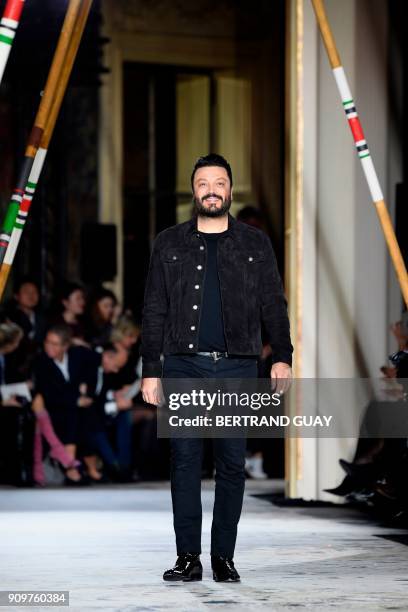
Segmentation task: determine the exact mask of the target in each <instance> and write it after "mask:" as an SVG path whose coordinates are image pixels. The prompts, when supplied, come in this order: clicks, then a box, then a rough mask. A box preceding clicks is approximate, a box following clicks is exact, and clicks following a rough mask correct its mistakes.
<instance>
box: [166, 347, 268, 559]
mask: <svg viewBox="0 0 408 612" xmlns="http://www.w3.org/2000/svg"><path fill="white" fill-rule="evenodd" d="M257 375H258V367H257V359H256V358H251V357H249V358H236V357H222V358H221V359H219V360H217V361H214V360H213V358H212V357H207V356H204V355H168V356H166V357H165V359H164V364H163V377H164V378H256V377H257ZM213 445H214V457H215V501H214V509H213V521H212V526H211V554H212V555H221V556H225V557H233V555H234V550H235V542H236V538H237V527H238V522H239V518H240V516H241V510H242V501H243V497H244V489H245V451H246V438H245V437H242V438H228V439H227V438H213ZM202 453H203V438H170V476H171V496H172V504H173V524H174V531H175V535H176V546H177V554H178V555H179V554H181V553H183V552H196V553H201V525H202V506H201V466H202Z"/></svg>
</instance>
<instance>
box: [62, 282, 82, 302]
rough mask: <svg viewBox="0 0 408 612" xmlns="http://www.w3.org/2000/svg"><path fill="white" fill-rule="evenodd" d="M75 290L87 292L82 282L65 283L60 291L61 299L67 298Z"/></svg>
mask: <svg viewBox="0 0 408 612" xmlns="http://www.w3.org/2000/svg"><path fill="white" fill-rule="evenodd" d="M75 291H82V292H83V293H85V288H84V287H83V285H81V284H80V283H65V284H64V285H63V286H62V287H61V290H60V292H59V298H60V301H61V302H62V301H63V300H67V299H68V298H69V296H70V295H72V294H73V293H74V292H75Z"/></svg>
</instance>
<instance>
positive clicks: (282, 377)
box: [271, 361, 293, 395]
mask: <svg viewBox="0 0 408 612" xmlns="http://www.w3.org/2000/svg"><path fill="white" fill-rule="evenodd" d="M292 377H293V376H292V368H291V367H290V365H289V364H287V363H283V361H277V362H276V363H274V364H273V366H272V368H271V380H272V387H273V390H276V391H277V392H278V393H279V394H280V395H283V394H284V393H286V391H288V389H289V387H290V385H291V383H292Z"/></svg>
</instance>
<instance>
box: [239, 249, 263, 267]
mask: <svg viewBox="0 0 408 612" xmlns="http://www.w3.org/2000/svg"><path fill="white" fill-rule="evenodd" d="M243 259H244V262H245V263H248V264H254V263H258V262H260V261H264V260H265V253H264V251H256V250H255V249H253V250H251V251H247V252H245V253H243Z"/></svg>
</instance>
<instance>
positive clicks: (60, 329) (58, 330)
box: [46, 323, 72, 344]
mask: <svg viewBox="0 0 408 612" xmlns="http://www.w3.org/2000/svg"><path fill="white" fill-rule="evenodd" d="M48 334H55V335H56V336H58V337H59V339H60V340H61V342H62V343H63V344H70V342H71V340H72V331H71V328H70V327H69V325H65V324H64V323H58V324H56V325H51V327H49V328H48V329H47V334H46V335H48Z"/></svg>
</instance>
